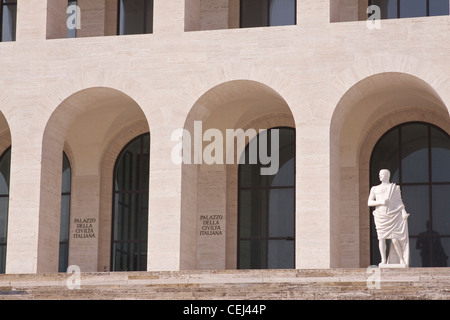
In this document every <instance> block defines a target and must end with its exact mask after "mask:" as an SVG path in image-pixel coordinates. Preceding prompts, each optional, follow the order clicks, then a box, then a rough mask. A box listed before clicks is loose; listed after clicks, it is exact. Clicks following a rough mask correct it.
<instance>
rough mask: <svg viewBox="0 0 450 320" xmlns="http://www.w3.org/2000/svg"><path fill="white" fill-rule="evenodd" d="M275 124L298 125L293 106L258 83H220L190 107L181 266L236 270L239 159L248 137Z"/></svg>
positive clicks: (185, 129)
mask: <svg viewBox="0 0 450 320" xmlns="http://www.w3.org/2000/svg"><path fill="white" fill-rule="evenodd" d="M276 127H289V128H294V127H295V124H294V120H293V116H292V113H291V111H290V108H289V106H288V105H287V103H286V101H285V100H284V99H283V98H282V97H281V96H280V95H279V94H278V93H277V92H276V91H274V90H273V89H272V88H270V87H268V86H266V85H264V84H262V83H260V82H256V81H250V80H234V81H229V82H225V83H222V84H220V85H218V86H216V87H214V88H212V89H210V90H209V91H208V92H206V93H205V94H204V95H202V96H201V97H200V98H199V100H198V101H197V102H196V103H195V104H194V106H193V107H192V109H191V110H190V112H189V114H188V116H187V119H186V122H185V126H184V132H185V134H186V136H189V137H191V142H192V143H191V144H189V143H188V144H187V145H192V148H190V150H189V149H183V157H184V160H188V161H183V163H182V189H181V201H182V202H181V245H182V249H181V254H182V256H181V262H182V269H213V270H214V269H236V268H238V242H239V241H238V194H239V190H238V180H239V173H238V171H239V160H240V158H241V155H242V153H243V152H244V151H245V147H246V145H247V144H248V143H249V141H250V140H252V139H253V138H254V137H256V136H257V134H258V133H260V134H261V132H262V131H265V130H267V129H270V128H276ZM186 141H187V140H186ZM196 146H197V147H196ZM270 160H274V159H273V158H272V159H270ZM189 161H190V162H189ZM195 161H197V162H195ZM269 163H270V164H268V166H269V167H271V165H272V164H273V161H272V162H270V161H269ZM277 169H279V168H277ZM275 173H276V172H275ZM275 173H271V175H274V174H275ZM272 178H273V177H272ZM241 258H244V257H243V256H242V255H241ZM261 267H264V266H263V265H261Z"/></svg>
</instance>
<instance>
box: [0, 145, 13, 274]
mask: <svg viewBox="0 0 450 320" xmlns="http://www.w3.org/2000/svg"><path fill="white" fill-rule="evenodd" d="M10 168H11V147H10V148H8V149H7V150H6V151H5V152H3V154H2V155H1V157H0V273H5V270H6V248H7V238H8V208H9V177H10Z"/></svg>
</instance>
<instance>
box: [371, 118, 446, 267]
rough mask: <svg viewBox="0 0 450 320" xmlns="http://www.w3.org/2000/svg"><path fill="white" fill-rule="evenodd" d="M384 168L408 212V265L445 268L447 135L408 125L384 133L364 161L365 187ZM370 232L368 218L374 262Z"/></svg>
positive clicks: (374, 258)
mask: <svg viewBox="0 0 450 320" xmlns="http://www.w3.org/2000/svg"><path fill="white" fill-rule="evenodd" d="M382 168H385V169H389V170H390V172H391V180H392V182H395V183H396V184H398V185H399V186H400V187H401V190H402V198H403V202H404V204H405V206H406V210H407V211H408V213H410V216H409V218H408V229H409V238H410V253H411V255H410V266H411V267H446V266H447V263H448V262H447V259H448V255H449V254H450V222H449V221H450V201H449V197H448V194H449V192H450V136H449V135H448V134H447V133H446V132H445V131H443V130H442V129H440V128H438V127H437V126H435V125H432V124H429V123H425V122H408V123H403V124H400V125H397V126H396V127H394V128H392V129H390V130H389V131H388V132H386V133H385V134H384V135H383V136H382V137H381V138H380V140H379V141H378V142H377V144H376V146H375V148H374V149H373V152H372V156H371V159H370V184H371V186H373V185H376V184H378V183H379V181H377V180H378V179H377V175H378V171H379V170H380V169H382ZM377 244H378V241H377V239H376V231H375V226H374V222H373V217H372V215H371V264H378V263H379V262H380V261H381V260H380V254H379V250H378V245H377Z"/></svg>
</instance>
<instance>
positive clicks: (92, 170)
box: [38, 87, 149, 272]
mask: <svg viewBox="0 0 450 320" xmlns="http://www.w3.org/2000/svg"><path fill="white" fill-rule="evenodd" d="M134 128H138V129H139V130H141V131H143V132H149V128H148V123H147V121H146V117H145V115H144V113H143V111H142V109H141V108H140V107H139V105H138V104H137V103H136V102H135V101H134V100H133V99H132V98H131V97H130V96H128V95H126V94H124V93H123V92H121V91H119V90H116V89H112V88H106V87H93V88H88V89H84V90H81V91H79V92H76V93H74V94H72V95H71V96H70V97H68V98H67V99H65V100H64V101H63V102H62V103H61V104H60V105H59V106H58V107H57V108H56V109H55V111H54V112H53V114H52V115H51V117H50V119H49V121H48V123H47V126H46V129H45V132H44V138H43V152H42V173H41V177H42V185H45V186H46V188H43V189H42V190H41V202H40V217H39V223H40V231H41V232H40V235H39V237H40V238H41V237H42V238H45V241H42V243H43V244H45V246H44V245H43V246H42V247H40V248H39V250H40V260H39V261H40V263H42V266H40V267H39V268H38V269H40V270H45V272H49V271H51V270H52V271H56V270H57V269H58V256H59V253H61V254H64V253H63V252H62V251H60V252H59V250H63V249H62V248H63V247H68V262H67V263H68V265H77V266H79V267H80V269H81V271H83V272H89V271H91V272H96V271H107V270H109V269H110V266H109V265H110V252H111V250H110V244H111V238H110V237H111V223H112V217H111V212H112V209H111V206H112V194H111V190H112V181H113V179H112V174H113V171H114V161H115V157H116V156H117V154H118V153H119V152H120V149H121V148H123V146H124V144H122V143H123V138H124V137H126V138H127V139H130V138H129V137H128V135H129V134H134V131H133V130H136V129H134ZM128 141H129V140H128ZM128 141H127V142H128ZM117 149H119V151H117V153H115V150H117ZM63 150H70V156H69V155H68V158H69V159H70V175H71V177H70V182H71V183H70V216H68V215H65V216H64V215H63V216H62V215H61V214H58V215H57V214H56V212H61V213H63V210H65V209H66V208H67V206H66V202H67V200H68V198H69V194H67V190H64V187H65V181H64V174H67V171H66V170H67V169H66V168H65V167H63V169H64V172H63V174H62V175H61V171H60V170H61V168H62V166H61V163H63V158H64V156H63ZM108 150H113V152H110V154H109V155H108V156H107V158H108V157H109V158H108V159H110V158H111V159H112V158H114V159H113V160H111V161H109V160H108V161H104V158H105V153H107V152H108ZM114 154H115V156H114ZM103 175H104V176H107V177H108V178H107V179H103V178H102V176H103ZM109 177H110V178H109ZM62 190H63V193H62ZM105 190H108V191H107V192H106V191H105ZM62 195H63V196H62ZM61 196H62V197H61ZM55 217H58V219H56V218H55ZM69 217H70V220H69V221H70V222H69V230H68V233H66V231H67V229H66V228H64V230H63V229H62V223H64V225H65V226H67V224H66V223H67V221H65V219H67V218H69ZM55 231H56V232H55ZM67 234H68V237H66V235H67ZM61 236H64V237H63V238H65V239H64V240H63V241H62V244H60V241H61ZM66 253H67V252H66ZM60 261H61V260H60ZM60 267H61V266H60ZM38 272H39V271H38Z"/></svg>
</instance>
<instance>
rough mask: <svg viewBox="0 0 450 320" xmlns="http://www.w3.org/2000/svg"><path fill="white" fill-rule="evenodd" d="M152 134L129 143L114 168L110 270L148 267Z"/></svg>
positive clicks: (132, 269) (139, 269) (133, 269)
mask: <svg viewBox="0 0 450 320" xmlns="http://www.w3.org/2000/svg"><path fill="white" fill-rule="evenodd" d="M149 165H150V134H148V133H146V134H143V135H140V136H139V137H137V138H135V139H133V140H132V141H131V142H130V143H128V144H127V145H126V146H125V148H124V149H123V150H122V151H121V153H120V155H119V156H118V158H117V160H116V164H115V168H114V181H113V187H114V189H113V194H114V195H113V208H112V235H111V271H145V270H147V237H148V192H149Z"/></svg>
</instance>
